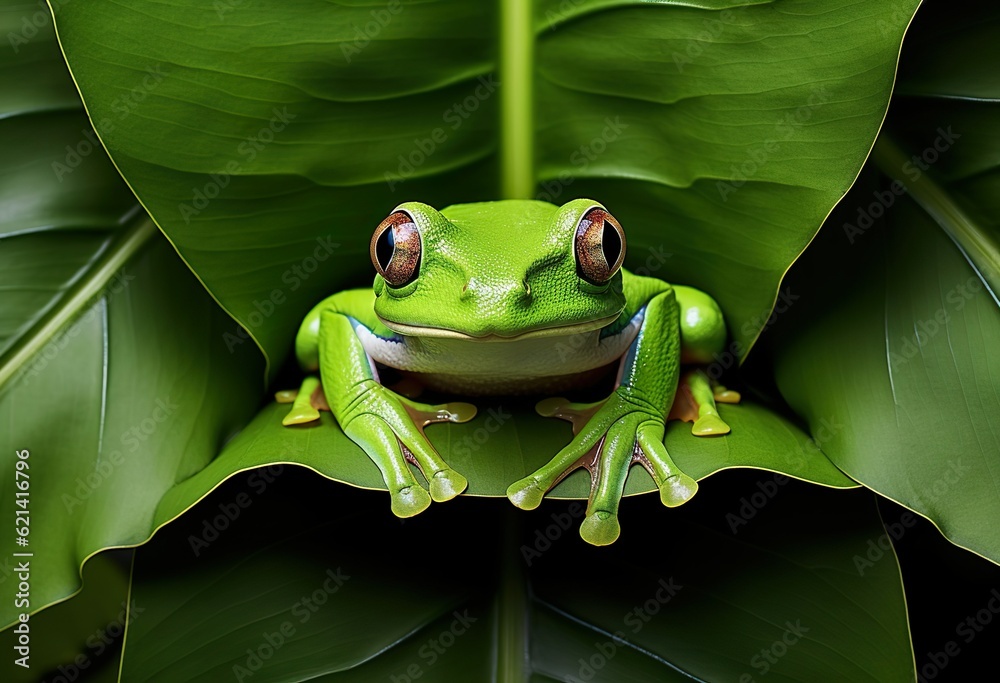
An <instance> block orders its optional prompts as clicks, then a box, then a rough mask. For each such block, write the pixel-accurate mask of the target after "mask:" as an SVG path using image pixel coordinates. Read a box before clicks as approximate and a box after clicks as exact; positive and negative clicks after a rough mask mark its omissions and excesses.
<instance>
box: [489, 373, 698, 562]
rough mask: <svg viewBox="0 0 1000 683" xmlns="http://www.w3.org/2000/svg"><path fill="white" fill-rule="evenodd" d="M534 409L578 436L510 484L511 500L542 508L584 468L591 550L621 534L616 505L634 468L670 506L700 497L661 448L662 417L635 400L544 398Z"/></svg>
mask: <svg viewBox="0 0 1000 683" xmlns="http://www.w3.org/2000/svg"><path fill="white" fill-rule="evenodd" d="M536 410H537V411H538V412H539V414H541V415H544V416H546V417H558V418H561V419H564V420H568V421H570V422H572V423H573V432H574V437H573V440H572V441H571V442H570V444H569V445H568V446H566V447H565V448H563V449H562V450H561V451H559V453H558V454H556V456H555V457H554V458H552V460H551V461H549V463H548V464H546V465H545V466H543V467H541V468H539V469H538V470H537V471H535V472H534V473H533V474H531V475H530V476H528V477H525V478H524V479H521V480H520V481H517V482H515V483H513V484H511V486H510V487H509V488H508V489H507V497H508V498H509V499H510V501H511V502H512V503H514V505H516V506H517V507H519V508H522V509H524V510H532V509H534V508H536V507H538V505H539V504H540V503H541V501H542V498H543V497H544V496H545V494H546V493H547V492H548V491H549V490H550V489H551V488H552V487H553V486H555V485H556V484H558V483H559V482H560V481H561V480H562V479H563V478H565V477H566V476H567V475H568V474H570V473H571V472H573V471H574V470H576V469H578V468H580V467H583V468H585V469H586V470H587V471H588V472H589V473H590V477H591V489H590V500H589V502H588V505H587V516H586V518H585V519H584V521H583V523H582V524H581V525H580V536H582V537H583V539H584V540H585V541H587V542H588V543H591V544H593V545H608V544H610V543H613V542H614V541H615V540H616V539H617V538H618V536H619V534H620V532H621V527H620V525H619V523H618V506H619V503H620V501H621V497H622V492H623V490H624V488H625V480H626V478H627V477H628V471H629V469H630V468H631V467H632V465H633V464H635V463H639V464H640V465H642V466H643V467H645V468H646V470H647V471H648V472H649V474H650V476H652V477H653V481H654V482H656V485H657V487H658V488H659V490H660V501H661V502H662V503H663V504H664V505H666V506H667V507H676V506H678V505H681V504H682V503H684V502H686V501H687V500H689V499H690V498H691V497H692V496H693V495H694V494H695V493H696V492H697V490H698V483H697V482H696V481H695V480H694V479H692V478H691V477H689V476H688V475H686V474H684V473H683V472H681V471H680V469H679V468H678V467H677V466H676V465H675V464H674V462H673V460H672V459H671V458H670V455H669V454H668V453H667V449H666V447H665V446H664V445H663V432H664V424H663V416H662V415H657V413H656V411H655V410H654V409H652V408H651V407H649V406H645V405H643V404H642V403H641V402H639V401H636V399H635V398H634V397H628V396H625V395H623V394H621V393H619V392H618V391H616V392H615V393H614V394H612V395H611V397H610V398H609V399H607V400H605V401H601V402H599V403H590V404H584V403H571V402H569V401H567V400H565V399H561V398H555V399H546V400H544V401H541V402H540V403H539V404H538V405H537V406H536Z"/></svg>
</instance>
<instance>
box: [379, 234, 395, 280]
mask: <svg viewBox="0 0 1000 683" xmlns="http://www.w3.org/2000/svg"><path fill="white" fill-rule="evenodd" d="M394 232H395V228H391V227H390V228H386V229H385V230H383V231H382V234H381V235H379V238H378V241H376V242H375V258H377V259H378V264H379V265H380V266H382V270H388V268H389V261H390V260H392V252H393V251H395V249H396V239H395V237H394V236H393V233H394Z"/></svg>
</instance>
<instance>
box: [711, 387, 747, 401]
mask: <svg viewBox="0 0 1000 683" xmlns="http://www.w3.org/2000/svg"><path fill="white" fill-rule="evenodd" d="M720 388H721V387H720ZM712 398H714V399H715V402H716V403H739V402H740V401H741V400H742V399H743V397H742V396H740V392H738V391H733V390H732V389H722V390H721V391H716V392H715V394H713V396H712Z"/></svg>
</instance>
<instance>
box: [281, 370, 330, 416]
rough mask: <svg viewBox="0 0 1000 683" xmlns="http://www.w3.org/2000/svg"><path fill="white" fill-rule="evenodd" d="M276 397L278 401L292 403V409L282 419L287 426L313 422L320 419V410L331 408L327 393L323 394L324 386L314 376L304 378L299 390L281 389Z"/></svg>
mask: <svg viewBox="0 0 1000 683" xmlns="http://www.w3.org/2000/svg"><path fill="white" fill-rule="evenodd" d="M274 399H275V400H276V401H277V402H278V403H291V404H292V409H291V410H289V411H288V414H287V415H285V418H284V419H283V420H282V421H281V424H283V425H285V426H286V427H290V426H291V425H300V424H306V423H309V422H313V421H315V420H318V419H319V411H320V410H327V411H329V410H330V406H329V405H328V404H327V402H326V395H324V394H323V387H321V386H320V383H319V379H318V378H316V377H313V376H309V377H306V378H305V379H304V380H302V385H301V386H300V387H299V390H298V391H295V390H293V389H286V390H284V391H279V392H277V393H275V395H274Z"/></svg>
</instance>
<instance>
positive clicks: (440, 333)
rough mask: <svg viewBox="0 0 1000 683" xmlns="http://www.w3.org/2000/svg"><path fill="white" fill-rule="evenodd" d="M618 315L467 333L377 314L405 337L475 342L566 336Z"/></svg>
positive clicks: (597, 326)
mask: <svg viewBox="0 0 1000 683" xmlns="http://www.w3.org/2000/svg"><path fill="white" fill-rule="evenodd" d="M619 315H620V314H619V313H615V314H614V315H609V316H607V317H604V318H598V319H596V320H586V321H584V322H582V323H573V324H571V325H555V326H552V327H538V328H534V329H528V330H518V331H516V332H514V333H512V334H499V333H496V332H489V333H486V334H480V335H474V334H468V333H467V332H459V331H458V330H450V329H447V328H444V327H424V326H421V325H407V324H405V323H397V322H393V321H392V320H386V319H385V318H383V317H382V316H379V320H381V321H382V324H383V325H385V326H386V327H388V328H389V329H390V330H392V331H393V332H397V333H399V334H401V335H404V336H407V337H438V338H444V339H464V340H465V341H477V342H508V341H521V340H522V339H537V338H540V337H566V336H570V335H574V334H583V333H585V332H593V331H594V330H599V329H601V328H602V327H607V326H608V325H610V324H611V323H613V322H614V321H615V320H617V319H618V316H619Z"/></svg>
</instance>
